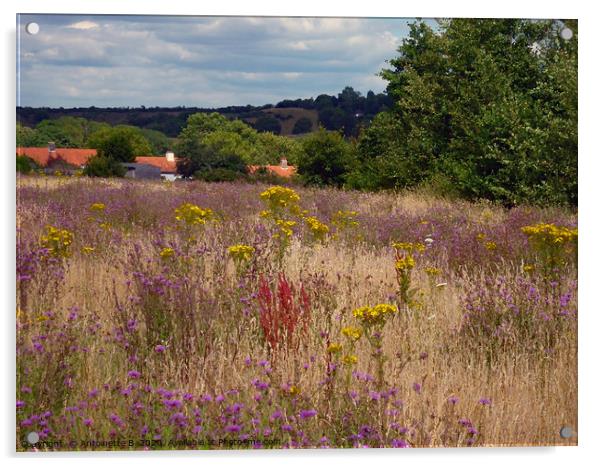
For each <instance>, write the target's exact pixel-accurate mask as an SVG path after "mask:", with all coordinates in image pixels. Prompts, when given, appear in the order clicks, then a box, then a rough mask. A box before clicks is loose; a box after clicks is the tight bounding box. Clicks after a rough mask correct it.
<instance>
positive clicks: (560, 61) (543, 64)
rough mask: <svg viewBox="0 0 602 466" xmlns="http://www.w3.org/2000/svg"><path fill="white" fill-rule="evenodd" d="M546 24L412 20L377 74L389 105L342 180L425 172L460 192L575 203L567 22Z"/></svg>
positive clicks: (381, 182) (572, 47) (363, 183)
mask: <svg viewBox="0 0 602 466" xmlns="http://www.w3.org/2000/svg"><path fill="white" fill-rule="evenodd" d="M562 27H564V25H563V24H561V23H560V22H558V21H531V20H514V19H511V20H506V19H504V20H491V19H487V20H472V19H453V20H451V21H449V22H447V23H445V24H443V25H442V30H441V31H440V32H438V33H435V32H434V31H432V30H431V29H430V28H429V27H428V26H427V25H426V24H424V23H421V22H418V23H416V24H413V25H412V26H411V29H410V34H409V37H408V38H407V39H406V40H405V41H404V42H403V44H402V45H401V47H400V48H399V56H398V57H396V58H395V59H393V60H391V61H390V65H391V69H387V70H383V71H382V73H381V75H382V77H383V78H384V79H385V80H387V81H388V87H387V92H388V95H389V96H390V97H391V98H393V100H394V101H395V106H394V108H393V109H392V110H390V111H387V112H386V113H385V115H383V116H381V115H379V116H378V117H377V118H375V119H374V120H373V122H372V125H371V126H370V127H369V128H367V129H366V130H364V131H363V132H362V134H361V136H360V138H359V144H358V147H359V153H360V157H359V158H360V162H359V166H358V168H357V169H356V171H354V173H353V174H352V175H351V176H350V182H351V183H352V184H353V185H354V186H356V187H361V188H366V189H374V188H376V187H384V188H390V187H408V186H416V185H419V184H422V185H424V184H425V183H426V182H428V180H430V179H438V180H443V179H445V183H443V184H441V185H440V186H443V185H445V184H448V185H451V186H454V187H455V189H456V190H457V191H458V192H459V193H460V194H462V195H463V196H464V197H467V198H473V199H474V198H486V199H490V200H495V201H499V202H502V203H504V204H507V205H514V204H516V203H519V202H530V203H537V202H539V203H563V204H565V203H570V204H576V203H577V29H576V23H575V24H574V25H573V26H572V27H573V32H574V36H573V38H572V39H571V40H569V41H563V40H562V39H560V38H559V34H558V33H559V30H560V29H561V28H562Z"/></svg>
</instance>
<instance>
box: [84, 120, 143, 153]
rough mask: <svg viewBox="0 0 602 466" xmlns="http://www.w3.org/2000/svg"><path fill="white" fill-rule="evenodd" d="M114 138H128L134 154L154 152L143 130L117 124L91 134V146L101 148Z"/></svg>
mask: <svg viewBox="0 0 602 466" xmlns="http://www.w3.org/2000/svg"><path fill="white" fill-rule="evenodd" d="M113 138H116V140H125V139H127V140H128V141H129V145H130V146H131V148H132V151H133V154H134V156H137V155H142V156H144V155H150V154H151V153H153V149H152V147H151V144H150V143H149V142H148V140H147V139H146V137H145V136H144V134H143V132H142V130H141V129H140V128H137V127H135V126H128V125H117V126H112V127H110V126H109V127H105V128H102V129H100V130H98V131H95V132H94V133H93V134H92V135H90V137H89V141H88V142H89V146H90V147H92V148H94V149H100V148H101V147H102V146H103V145H104V144H105V143H106V142H107V141H109V140H111V139H113Z"/></svg>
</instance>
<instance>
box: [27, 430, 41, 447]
mask: <svg viewBox="0 0 602 466" xmlns="http://www.w3.org/2000/svg"><path fill="white" fill-rule="evenodd" d="M27 441H28V442H29V443H30V444H31V445H35V444H36V443H38V442H39V441H40V436H39V435H38V433H37V432H30V433H29V434H27Z"/></svg>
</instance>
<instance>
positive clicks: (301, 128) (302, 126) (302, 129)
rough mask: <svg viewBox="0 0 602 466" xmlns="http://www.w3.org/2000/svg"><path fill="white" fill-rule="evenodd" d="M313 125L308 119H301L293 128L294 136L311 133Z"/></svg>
mask: <svg viewBox="0 0 602 466" xmlns="http://www.w3.org/2000/svg"><path fill="white" fill-rule="evenodd" d="M312 128H313V125H312V123H311V120H310V119H309V118H307V117H303V118H299V119H298V120H297V121H296V122H295V126H294V127H293V134H302V133H309V132H311V130H312Z"/></svg>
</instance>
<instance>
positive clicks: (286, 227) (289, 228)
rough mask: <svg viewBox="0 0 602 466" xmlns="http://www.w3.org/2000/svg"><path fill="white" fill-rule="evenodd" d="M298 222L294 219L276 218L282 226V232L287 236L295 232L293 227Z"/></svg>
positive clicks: (277, 222) (277, 223)
mask: <svg viewBox="0 0 602 466" xmlns="http://www.w3.org/2000/svg"><path fill="white" fill-rule="evenodd" d="M296 224H297V222H295V221H293V220H276V225H278V226H279V227H280V232H281V233H282V234H284V236H285V237H290V236H292V234H293V227H294V226H295V225H296Z"/></svg>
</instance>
